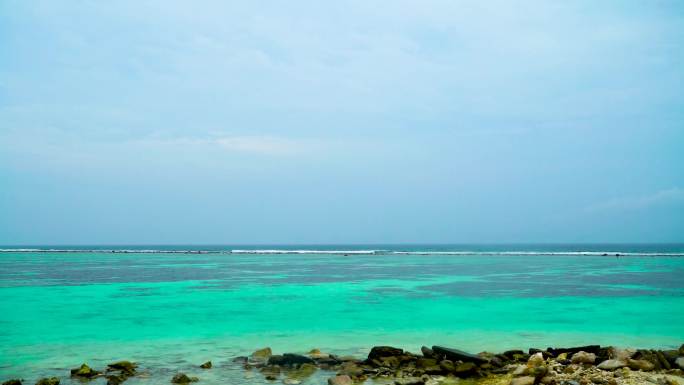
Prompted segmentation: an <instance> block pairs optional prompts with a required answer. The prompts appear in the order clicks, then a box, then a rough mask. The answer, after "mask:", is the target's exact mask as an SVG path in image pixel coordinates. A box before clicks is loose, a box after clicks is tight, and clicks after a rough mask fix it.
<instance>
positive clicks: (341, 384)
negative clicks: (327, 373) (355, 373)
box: [328, 374, 352, 385]
mask: <svg viewBox="0 0 684 385" xmlns="http://www.w3.org/2000/svg"><path fill="white" fill-rule="evenodd" d="M328 385H352V379H351V377H349V376H348V375H346V374H342V375H338V376H335V377H330V378H328Z"/></svg>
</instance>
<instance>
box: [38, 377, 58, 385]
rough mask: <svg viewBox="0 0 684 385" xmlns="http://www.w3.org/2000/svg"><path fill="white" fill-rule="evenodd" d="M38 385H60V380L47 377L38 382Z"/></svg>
mask: <svg viewBox="0 0 684 385" xmlns="http://www.w3.org/2000/svg"><path fill="white" fill-rule="evenodd" d="M36 385H59V378H57V377H49V378H48V377H45V378H41V379H40V380H38V381H36Z"/></svg>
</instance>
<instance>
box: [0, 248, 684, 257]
mask: <svg viewBox="0 0 684 385" xmlns="http://www.w3.org/2000/svg"><path fill="white" fill-rule="evenodd" d="M0 253H124V254H129V253H130V254H237V255H244V254H253V255H259V254H303V255H444V256H449V255H453V256H459V255H462V256H467V255H482V256H604V257H608V256H611V257H613V256H616V257H620V256H625V257H629V256H634V257H684V252H657V251H648V252H634V251H511V250H504V251H481V250H477V251H474V250H453V251H438V250H373V249H370V250H315V249H297V250H295V249H233V250H200V249H177V250H176V249H58V248H3V249H0Z"/></svg>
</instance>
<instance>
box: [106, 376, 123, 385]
mask: <svg viewBox="0 0 684 385" xmlns="http://www.w3.org/2000/svg"><path fill="white" fill-rule="evenodd" d="M106 378H107V385H121V384H122V383H123V382H124V381H126V379H127V378H128V377H126V375H124V374H122V375H118V376H115V375H110V376H106Z"/></svg>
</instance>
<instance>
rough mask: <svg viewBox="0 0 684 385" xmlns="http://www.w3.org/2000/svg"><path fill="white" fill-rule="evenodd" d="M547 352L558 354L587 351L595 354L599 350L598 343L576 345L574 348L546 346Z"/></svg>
mask: <svg viewBox="0 0 684 385" xmlns="http://www.w3.org/2000/svg"><path fill="white" fill-rule="evenodd" d="M547 350H548V351H549V353H551V354H553V355H554V356H558V355H559V354H561V353H569V354H575V353H578V352H587V353H594V354H597V353H599V351H600V350H601V346H600V345H587V346H577V347H574V348H548V349H547Z"/></svg>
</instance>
